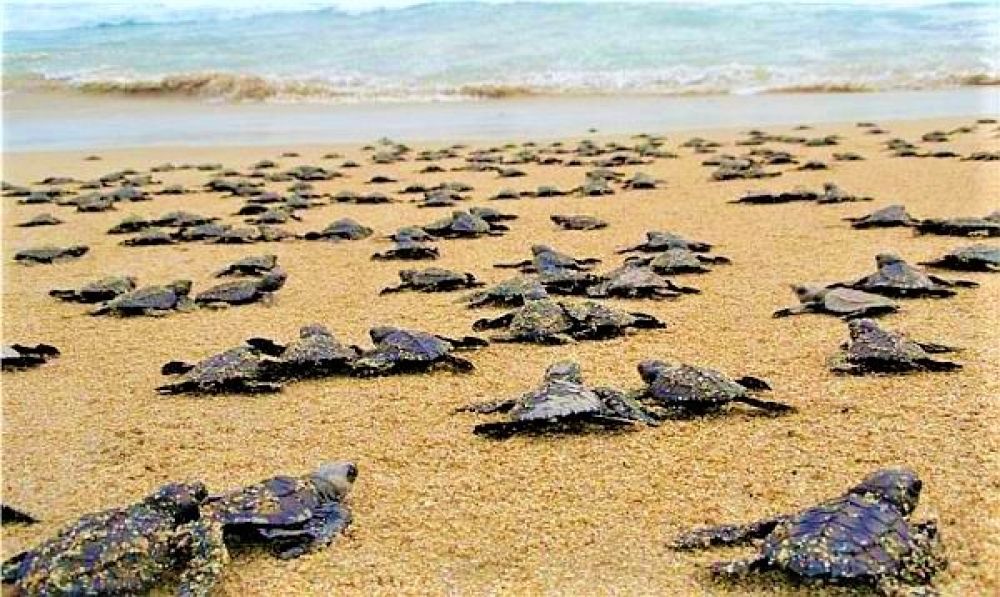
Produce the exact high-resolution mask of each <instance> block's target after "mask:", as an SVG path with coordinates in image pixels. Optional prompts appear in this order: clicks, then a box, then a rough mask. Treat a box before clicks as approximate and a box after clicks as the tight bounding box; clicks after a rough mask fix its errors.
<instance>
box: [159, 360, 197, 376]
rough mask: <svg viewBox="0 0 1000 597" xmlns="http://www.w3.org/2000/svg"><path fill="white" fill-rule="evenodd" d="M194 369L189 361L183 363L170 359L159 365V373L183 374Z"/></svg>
mask: <svg viewBox="0 0 1000 597" xmlns="http://www.w3.org/2000/svg"><path fill="white" fill-rule="evenodd" d="M192 369H194V365H192V364H191V363H185V362H184V361H170V362H169V363H166V364H165V365H163V366H162V367H160V374H161V375H183V374H185V373H187V372H188V371H190V370H192Z"/></svg>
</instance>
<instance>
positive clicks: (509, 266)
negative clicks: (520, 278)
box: [493, 259, 532, 269]
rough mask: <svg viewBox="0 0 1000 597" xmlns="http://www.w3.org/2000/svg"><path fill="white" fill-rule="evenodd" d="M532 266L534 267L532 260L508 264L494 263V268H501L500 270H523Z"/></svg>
mask: <svg viewBox="0 0 1000 597" xmlns="http://www.w3.org/2000/svg"><path fill="white" fill-rule="evenodd" d="M531 265H532V264H531V260H530V259H528V260H525V261H515V262H506V263H494V264H493V267H496V268H500V269H522V268H526V267H531Z"/></svg>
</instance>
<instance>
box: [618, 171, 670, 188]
mask: <svg viewBox="0 0 1000 597" xmlns="http://www.w3.org/2000/svg"><path fill="white" fill-rule="evenodd" d="M663 182H664V181H662V180H660V179H658V178H653V177H652V176H650V175H648V174H645V173H643V172H636V173H635V174H634V175H633V176H632V177H631V178H628V179H626V180H625V182H624V183H623V184H622V187H623V188H626V189H629V190H633V191H643V190H652V189H655V188H657V187H658V186H659V185H660V184H662V183H663Z"/></svg>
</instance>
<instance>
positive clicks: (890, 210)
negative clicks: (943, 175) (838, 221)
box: [844, 204, 919, 229]
mask: <svg viewBox="0 0 1000 597" xmlns="http://www.w3.org/2000/svg"><path fill="white" fill-rule="evenodd" d="M844 220H846V221H848V222H850V223H851V227H852V228H859V229H864V228H896V227H902V226H914V225H916V224H917V222H918V221H919V220H917V219H916V218H914V217H913V216H911V215H910V214H909V213H907V211H906V207H904V206H902V205H900V204H893V205H887V206H886V207H883V208H882V209H877V210H875V211H873V212H872V213H870V214H868V215H864V216H859V217H847V218H844Z"/></svg>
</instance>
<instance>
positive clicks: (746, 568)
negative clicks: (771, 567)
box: [709, 556, 768, 578]
mask: <svg viewBox="0 0 1000 597" xmlns="http://www.w3.org/2000/svg"><path fill="white" fill-rule="evenodd" d="M767 569H768V565H767V558H765V557H764V556H757V557H755V558H748V559H746V560H730V561H726V562H715V563H713V564H712V565H711V566H710V567H709V570H710V571H711V572H712V576H717V577H720V576H721V577H737V578H738V577H741V576H745V575H747V574H750V573H753V572H761V571H763V570H767Z"/></svg>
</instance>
